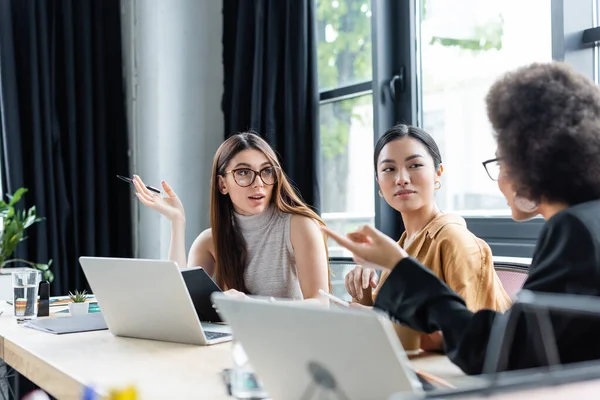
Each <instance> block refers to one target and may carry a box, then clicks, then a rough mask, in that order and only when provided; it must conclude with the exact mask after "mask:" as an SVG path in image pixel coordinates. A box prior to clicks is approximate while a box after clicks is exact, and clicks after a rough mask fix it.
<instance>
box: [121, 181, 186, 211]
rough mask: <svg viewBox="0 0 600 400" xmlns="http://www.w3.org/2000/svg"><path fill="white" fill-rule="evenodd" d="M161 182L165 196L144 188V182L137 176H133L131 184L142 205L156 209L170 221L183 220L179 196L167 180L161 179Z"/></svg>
mask: <svg viewBox="0 0 600 400" xmlns="http://www.w3.org/2000/svg"><path fill="white" fill-rule="evenodd" d="M161 183H162V187H163V190H164V191H165V193H166V194H167V197H163V196H161V195H160V194H158V193H154V192H151V191H150V190H148V188H146V185H144V182H142V179H141V178H140V177H139V176H137V175H134V176H133V184H134V185H135V189H136V191H137V192H136V194H135V195H136V196H137V197H138V199H140V201H141V202H142V204H143V205H145V206H147V207H150V208H152V209H154V210H156V211H158V212H159V213H161V214H162V215H164V216H165V217H167V218H168V219H169V221H171V222H175V221H185V213H184V211H183V204H181V200H179V197H177V195H176V194H175V192H174V191H173V189H172V188H171V186H169V184H168V183H167V182H165V181H162V182H161Z"/></svg>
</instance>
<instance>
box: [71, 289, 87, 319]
mask: <svg viewBox="0 0 600 400" xmlns="http://www.w3.org/2000/svg"><path fill="white" fill-rule="evenodd" d="M69 297H70V298H71V301H72V303H69V312H70V313H71V315H72V316H74V315H85V314H87V313H88V308H89V306H90V303H87V302H86V300H87V298H88V295H87V292H86V291H85V290H83V291H82V292H80V291H78V290H76V291H75V293H71V292H69Z"/></svg>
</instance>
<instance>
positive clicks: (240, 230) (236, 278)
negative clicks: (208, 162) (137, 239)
mask: <svg viewBox="0 0 600 400" xmlns="http://www.w3.org/2000/svg"><path fill="white" fill-rule="evenodd" d="M134 184H135V187H136V189H137V193H136V195H137V197H138V198H139V199H140V201H141V202H142V203H143V204H144V205H146V206H148V207H150V208H152V209H155V210H157V211H158V212H160V213H161V214H163V215H164V216H165V217H167V218H168V219H169V221H170V222H171V244H170V248H169V259H170V260H173V261H175V262H177V264H178V265H180V266H201V267H202V268H204V270H205V271H206V272H207V273H208V274H209V275H211V276H214V279H215V281H216V283H217V284H218V285H219V287H221V289H223V290H224V291H226V293H227V294H230V295H239V296H244V295H247V294H248V295H250V294H251V295H258V296H270V297H274V298H288V299H296V300H299V299H308V298H315V299H316V298H319V289H323V290H325V291H329V267H328V256H327V248H326V242H325V238H324V236H323V233H322V232H321V231H320V230H319V225H324V223H323V221H322V220H321V218H319V216H318V215H317V214H316V213H315V212H313V211H312V210H311V209H310V208H309V207H308V206H307V205H306V204H305V203H304V202H303V201H302V200H301V199H300V197H299V196H298V195H297V194H296V192H295V191H294V189H293V188H292V186H291V185H290V183H289V181H288V180H287V178H286V176H285V174H284V172H283V171H282V170H281V166H280V164H279V162H278V160H277V156H276V155H275V152H274V151H273V149H272V148H271V147H270V146H269V144H268V143H267V142H265V141H264V140H263V139H262V138H260V137H259V136H258V135H256V134H254V133H251V132H245V133H240V134H236V135H233V136H231V137H229V138H228V139H227V140H225V141H224V142H223V143H222V144H221V146H220V147H219V148H218V149H217V152H216V154H215V157H214V160H213V168H212V182H211V194H210V221H211V228H209V229H207V230H205V231H204V232H202V233H201V234H200V235H199V236H198V237H197V238H196V240H195V241H194V243H193V244H192V247H191V249H190V252H189V257H188V258H187V259H186V253H185V214H184V209H183V205H182V204H181V201H180V200H179V198H178V197H177V195H176V194H175V192H174V191H173V189H172V188H171V187H170V186H169V185H168V184H167V183H166V182H164V181H163V182H162V186H163V189H164V191H165V193H166V194H167V196H166V197H162V196H160V195H156V194H154V193H152V192H150V191H149V190H148V189H146V187H145V185H144V183H143V182H142V180H141V179H140V177H139V176H137V175H136V176H134Z"/></svg>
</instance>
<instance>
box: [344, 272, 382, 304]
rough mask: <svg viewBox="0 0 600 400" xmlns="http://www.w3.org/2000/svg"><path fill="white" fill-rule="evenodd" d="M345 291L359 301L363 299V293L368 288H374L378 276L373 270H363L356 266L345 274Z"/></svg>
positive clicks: (377, 281)
mask: <svg viewBox="0 0 600 400" xmlns="http://www.w3.org/2000/svg"><path fill="white" fill-rule="evenodd" d="M345 282H346V291H348V293H349V294H350V296H352V297H353V298H355V299H358V300H359V301H360V300H362V299H363V291H365V290H367V289H368V288H376V287H377V284H378V283H379V276H378V275H377V272H376V271H375V270H374V269H373V268H363V267H361V266H356V267H355V268H354V269H353V270H352V271H350V272H348V273H347V274H346V279H345Z"/></svg>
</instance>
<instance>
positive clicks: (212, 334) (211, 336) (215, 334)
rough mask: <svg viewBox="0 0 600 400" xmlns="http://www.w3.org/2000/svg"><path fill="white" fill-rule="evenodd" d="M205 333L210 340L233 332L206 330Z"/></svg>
mask: <svg viewBox="0 0 600 400" xmlns="http://www.w3.org/2000/svg"><path fill="white" fill-rule="evenodd" d="M204 335H206V338H207V339H208V340H212V339H218V338H222V337H225V336H231V333H223V332H212V331H204Z"/></svg>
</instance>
